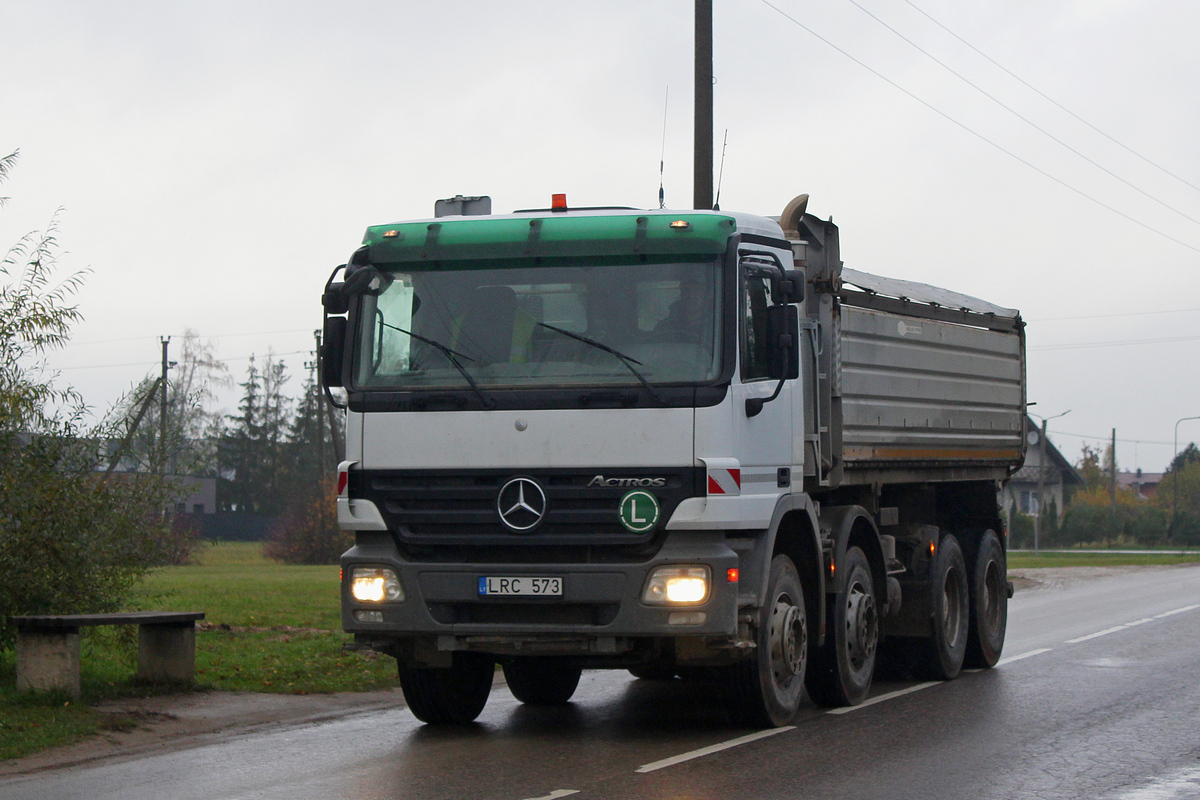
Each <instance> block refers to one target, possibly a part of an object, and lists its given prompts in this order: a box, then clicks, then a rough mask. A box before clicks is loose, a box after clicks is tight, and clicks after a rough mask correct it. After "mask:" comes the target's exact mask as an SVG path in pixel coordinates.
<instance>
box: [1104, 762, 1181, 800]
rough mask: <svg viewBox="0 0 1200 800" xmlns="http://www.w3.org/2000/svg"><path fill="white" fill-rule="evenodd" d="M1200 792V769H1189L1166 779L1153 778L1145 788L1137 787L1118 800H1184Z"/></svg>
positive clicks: (1123, 794)
mask: <svg viewBox="0 0 1200 800" xmlns="http://www.w3.org/2000/svg"><path fill="white" fill-rule="evenodd" d="M1198 790H1200V768H1197V767H1189V768H1187V769H1182V770H1179V771H1178V772H1175V773H1172V774H1171V775H1168V776H1167V777H1165V778H1151V779H1150V780H1149V781H1148V782H1147V783H1146V784H1145V785H1144V786H1135V787H1134V788H1132V789H1130V790H1129V791H1127V792H1124V793H1122V794H1119V795H1117V800H1176V799H1177V798H1179V800H1182V798H1187V797H1195V796H1196V793H1197V791H1198Z"/></svg>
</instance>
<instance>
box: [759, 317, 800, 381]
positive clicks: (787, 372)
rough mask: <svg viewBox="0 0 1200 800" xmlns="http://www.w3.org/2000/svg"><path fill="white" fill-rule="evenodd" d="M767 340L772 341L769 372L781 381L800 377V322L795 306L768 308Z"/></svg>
mask: <svg viewBox="0 0 1200 800" xmlns="http://www.w3.org/2000/svg"><path fill="white" fill-rule="evenodd" d="M767 341H768V342H770V343H771V352H770V361H768V363H767V374H768V375H769V376H770V377H771V378H774V379H775V380H781V381H782V380H793V379H795V378H798V377H800V322H799V320H798V319H797V317H796V308H795V306H790V305H783V306H771V307H770V308H768V309H767Z"/></svg>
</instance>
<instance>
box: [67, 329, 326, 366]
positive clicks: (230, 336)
mask: <svg viewBox="0 0 1200 800" xmlns="http://www.w3.org/2000/svg"><path fill="white" fill-rule="evenodd" d="M293 333H307V334H309V335H311V334H312V326H309V327H307V328H295V329H293V330H286V331H255V332H248V333H218V334H214V335H212V336H201V335H199V334H197V335H196V338H197V339H201V340H210V341H211V340H214V339H235V338H237V337H242V336H280V335H283V334H293ZM175 335H176V336H178V337H179V338H180V339H183V338H184V334H182V333H180V334H175ZM155 338H156V337H154V336H149V335H147V336H128V337H126V338H124V339H99V340H92V341H77V340H72V341H70V342H67V343H65V344H64V345H63V347H64V348H66V347H73V346H79V347H86V346H90V345H100V344H123V343H125V342H144V341H147V340H149V339H155ZM155 363H157V362H155Z"/></svg>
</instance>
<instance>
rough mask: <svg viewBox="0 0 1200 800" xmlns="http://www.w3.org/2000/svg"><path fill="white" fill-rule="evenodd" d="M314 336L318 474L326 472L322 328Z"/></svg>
mask: <svg viewBox="0 0 1200 800" xmlns="http://www.w3.org/2000/svg"><path fill="white" fill-rule="evenodd" d="M313 338H314V339H315V340H316V343H317V349H316V354H317V355H316V358H315V359H314V360H313V392H315V394H316V397H314V398H313V400H314V401H315V402H316V404H317V409H316V410H317V475H318V476H321V475H324V474H325V414H324V411H323V409H322V406H324V405H325V398H324V397H323V396H322V395H321V329H320V328H317V329H316V330H315V331H313Z"/></svg>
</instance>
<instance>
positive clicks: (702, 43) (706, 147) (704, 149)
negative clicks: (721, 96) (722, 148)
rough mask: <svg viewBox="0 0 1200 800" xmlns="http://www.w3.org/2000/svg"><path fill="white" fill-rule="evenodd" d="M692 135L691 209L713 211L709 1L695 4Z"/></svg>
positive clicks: (710, 17)
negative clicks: (693, 125) (694, 74)
mask: <svg viewBox="0 0 1200 800" xmlns="http://www.w3.org/2000/svg"><path fill="white" fill-rule="evenodd" d="M695 47H696V52H695V57H696V82H695V90H694V92H695V97H694V103H695V108H694V110H693V114H694V115H695V118H694V124H695V135H694V136H693V139H692V170H693V182H692V205H693V206H694V207H695V208H698V209H700V208H702V209H710V208H712V207H713V59H712V49H713V46H712V0H696V45H695Z"/></svg>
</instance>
